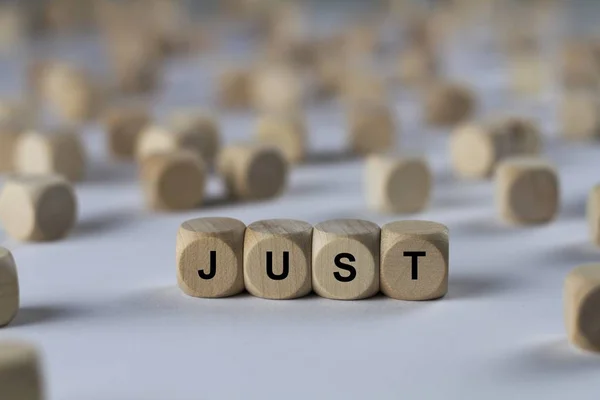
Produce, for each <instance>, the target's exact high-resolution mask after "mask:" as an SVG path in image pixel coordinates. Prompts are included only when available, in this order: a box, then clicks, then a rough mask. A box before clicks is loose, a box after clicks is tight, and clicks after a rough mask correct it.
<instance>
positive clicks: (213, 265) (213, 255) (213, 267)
mask: <svg viewBox="0 0 600 400" xmlns="http://www.w3.org/2000/svg"><path fill="white" fill-rule="evenodd" d="M216 273H217V252H216V251H214V250H211V252H210V269H209V270H208V274H207V273H206V272H204V270H203V269H199V270H198V276H199V277H200V278H202V279H212V278H214V277H215V275H216Z"/></svg>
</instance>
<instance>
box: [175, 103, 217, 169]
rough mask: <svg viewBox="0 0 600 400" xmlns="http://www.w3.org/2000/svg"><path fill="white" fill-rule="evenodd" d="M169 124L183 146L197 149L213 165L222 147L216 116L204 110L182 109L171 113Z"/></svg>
mask: <svg viewBox="0 0 600 400" xmlns="http://www.w3.org/2000/svg"><path fill="white" fill-rule="evenodd" d="M169 126H170V127H171V130H172V131H173V132H174V133H175V136H177V138H178V141H179V145H180V146H181V147H182V148H186V149H190V150H194V151H197V152H198V154H200V156H201V157H202V159H203V160H204V162H205V163H206V164H207V165H213V163H214V161H215V158H216V157H217V153H218V152H219V150H220V148H221V130H220V128H219V125H218V122H217V121H216V119H215V118H213V117H212V116H211V115H209V114H208V113H207V112H205V111H202V110H181V111H177V112H174V113H173V114H172V115H171V118H170V121H169Z"/></svg>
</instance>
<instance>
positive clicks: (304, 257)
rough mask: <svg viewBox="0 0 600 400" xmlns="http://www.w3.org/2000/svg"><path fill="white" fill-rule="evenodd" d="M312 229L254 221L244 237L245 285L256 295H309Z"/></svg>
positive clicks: (299, 223) (282, 222)
mask: <svg viewBox="0 0 600 400" xmlns="http://www.w3.org/2000/svg"><path fill="white" fill-rule="evenodd" d="M312 229H313V228H312V226H311V225H310V224H308V223H306V222H302V221H295V220H291V219H272V220H264V221H257V222H254V223H252V224H250V225H248V227H247V228H246V234H245V237H244V282H245V284H246V289H247V290H248V292H250V293H251V294H252V295H254V296H258V297H263V298H266V299H276V300H286V299H295V298H298V297H302V296H305V295H307V294H308V293H310V291H311V287H312V278H311V243H312Z"/></svg>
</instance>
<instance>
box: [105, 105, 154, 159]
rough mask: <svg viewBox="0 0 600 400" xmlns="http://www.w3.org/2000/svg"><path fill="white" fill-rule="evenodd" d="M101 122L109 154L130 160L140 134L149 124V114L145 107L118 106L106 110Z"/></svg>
mask: <svg viewBox="0 0 600 400" xmlns="http://www.w3.org/2000/svg"><path fill="white" fill-rule="evenodd" d="M103 122H104V128H105V130H106V139H107V144H108V150H109V152H110V154H111V155H112V156H113V157H115V158H118V159H131V158H133V157H134V155H135V146H136V143H137V141H138V139H139V136H140V134H141V132H142V131H143V130H144V129H145V128H146V127H147V126H148V125H149V124H150V114H149V113H148V110H146V109H145V107H139V106H119V107H114V108H111V109H110V110H108V111H107V112H106V114H105V116H104V119H103Z"/></svg>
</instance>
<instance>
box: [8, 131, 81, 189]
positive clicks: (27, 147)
mask: <svg viewBox="0 0 600 400" xmlns="http://www.w3.org/2000/svg"><path fill="white" fill-rule="evenodd" d="M14 157H15V159H14V161H15V170H16V171H17V172H19V173H24V174H59V175H62V176H64V177H65V178H66V179H68V180H69V181H71V182H77V181H81V180H82V179H83V178H84V176H85V169H86V154H85V149H84V147H83V143H82V142H81V139H80V137H79V135H78V134H77V133H75V132H73V131H71V130H68V129H64V130H55V131H51V132H48V133H43V132H37V131H28V132H26V133H24V134H23V135H21V137H20V138H19V140H18V142H17V144H16V149H15V156H14Z"/></svg>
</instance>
